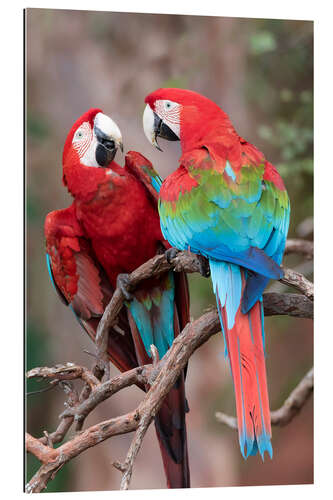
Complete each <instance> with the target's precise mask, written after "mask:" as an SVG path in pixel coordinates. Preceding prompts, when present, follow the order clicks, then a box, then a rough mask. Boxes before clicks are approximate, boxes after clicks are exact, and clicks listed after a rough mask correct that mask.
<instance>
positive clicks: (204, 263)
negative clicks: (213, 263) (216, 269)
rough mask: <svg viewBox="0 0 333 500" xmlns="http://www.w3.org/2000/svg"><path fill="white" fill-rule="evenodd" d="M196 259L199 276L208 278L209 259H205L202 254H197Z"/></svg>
mask: <svg viewBox="0 0 333 500" xmlns="http://www.w3.org/2000/svg"><path fill="white" fill-rule="evenodd" d="M197 259H198V262H199V272H200V274H201V276H203V277H204V278H209V276H210V267H209V260H208V259H206V257H204V256H203V255H197Z"/></svg>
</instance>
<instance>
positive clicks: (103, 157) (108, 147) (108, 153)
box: [94, 113, 124, 167]
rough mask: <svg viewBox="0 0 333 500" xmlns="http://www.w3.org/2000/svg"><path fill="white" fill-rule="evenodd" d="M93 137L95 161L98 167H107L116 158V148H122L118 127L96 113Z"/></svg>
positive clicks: (121, 149)
mask: <svg viewBox="0 0 333 500" xmlns="http://www.w3.org/2000/svg"><path fill="white" fill-rule="evenodd" d="M94 135H95V137H96V139H97V147H96V152H95V156H96V161H97V163H98V165H99V166H100V167H107V166H108V165H109V164H110V163H111V162H112V161H113V159H114V157H115V156H116V153H117V150H118V148H119V149H120V151H121V152H122V153H123V151H124V147H123V142H122V137H121V132H120V130H119V127H118V125H117V124H116V123H115V122H114V121H113V120H111V118H110V117H109V116H107V115H104V114H103V113H97V115H96V117H95V121H94Z"/></svg>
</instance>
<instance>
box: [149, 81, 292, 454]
mask: <svg viewBox="0 0 333 500" xmlns="http://www.w3.org/2000/svg"><path fill="white" fill-rule="evenodd" d="M145 102H146V103H147V105H146V108H145V111H144V115H143V126H144V131H145V134H146V136H147V138H148V140H149V141H150V142H151V143H152V144H153V145H155V146H156V147H157V148H158V149H160V147H159V145H158V142H157V138H158V137H161V138H164V139H167V140H180V143H181V148H182V156H181V158H180V160H179V166H178V168H177V169H176V170H175V171H174V172H173V173H172V174H171V175H169V176H168V177H167V178H166V179H165V181H164V182H163V184H162V187H161V189H160V195H159V214H160V219H161V228H162V233H163V235H164V237H165V238H166V239H167V240H168V241H169V243H170V244H171V245H172V246H173V247H175V248H176V249H179V250H185V249H190V250H191V251H192V252H194V253H197V254H199V255H201V256H203V257H204V258H206V259H208V260H209V266H210V271H211V277H212V283H213V289H214V293H215V296H216V301H217V307H218V312H219V316H220V322H221V328H222V332H223V336H224V342H225V350H226V355H227V357H228V360H229V363H230V368H231V372H232V377H233V382H234V388H235V395H236V410H237V421H238V433H239V443H240V449H241V452H242V455H243V456H244V458H247V457H248V456H249V455H255V454H256V453H257V452H258V451H259V453H260V454H261V456H262V458H264V454H265V451H267V452H268V454H269V455H270V456H271V457H272V445H271V421H270V410H269V401H268V391H267V381H266V368H265V348H264V344H265V336H264V315H263V304H262V294H263V291H264V289H265V287H266V285H267V283H268V281H269V280H270V279H280V278H282V276H283V271H282V269H281V267H280V264H281V261H282V256H283V252H284V248H285V241H286V237H287V232H288V226H289V212H290V204H289V198H288V194H287V192H286V189H285V186H284V184H283V181H282V179H281V177H280V175H279V173H278V172H277V170H276V169H275V167H274V166H273V165H272V164H271V163H269V162H268V161H267V160H266V159H265V157H264V155H263V153H261V152H260V151H259V150H258V149H257V148H256V147H255V146H253V145H252V144H250V143H248V142H247V141H246V140H244V139H243V138H241V137H240V136H239V135H238V134H237V132H236V131H235V129H234V127H233V125H232V123H231V121H230V119H229V117H228V115H227V114H226V113H225V112H224V111H223V110H222V109H221V108H220V107H219V106H217V105H216V104H215V103H214V102H212V101H211V100H209V99H207V98H206V97H204V96H202V95H200V94H198V93H196V92H192V91H189V90H181V89H176V88H172V89H167V88H165V89H159V90H156V91H155V92H152V93H151V94H149V95H148V96H147V97H146V99H145Z"/></svg>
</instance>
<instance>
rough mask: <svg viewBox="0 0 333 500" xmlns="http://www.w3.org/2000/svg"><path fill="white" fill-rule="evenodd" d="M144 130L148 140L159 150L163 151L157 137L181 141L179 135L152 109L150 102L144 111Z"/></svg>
mask: <svg viewBox="0 0 333 500" xmlns="http://www.w3.org/2000/svg"><path fill="white" fill-rule="evenodd" d="M143 130H144V133H145V135H146V137H147V139H148V141H149V142H150V143H151V144H152V145H153V146H155V148H156V149H158V150H159V151H162V149H161V148H160V146H159V144H158V142H157V137H161V138H162V139H166V140H167V141H179V137H178V136H177V135H176V134H175V133H174V132H173V131H172V130H171V128H170V127H168V125H166V124H165V123H164V122H163V120H162V119H161V118H160V117H159V116H158V115H157V114H156V113H155V112H154V111H153V110H152V109H151V107H150V106H149V104H147V106H146V108H145V110H144V113H143Z"/></svg>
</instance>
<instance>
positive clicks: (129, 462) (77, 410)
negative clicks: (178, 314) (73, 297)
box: [26, 242, 313, 492]
mask: <svg viewBox="0 0 333 500" xmlns="http://www.w3.org/2000/svg"><path fill="white" fill-rule="evenodd" d="M289 249H290V251H297V252H300V253H304V254H305V253H306V252H305V250H304V245H303V244H300V243H299V244H295V242H293V243H292V244H290V245H289ZM308 250H309V248H308ZM308 250H307V251H308ZM170 269H174V270H175V271H184V272H198V271H199V263H198V260H197V257H196V256H195V255H194V254H191V253H190V252H188V251H185V252H179V253H178V254H177V256H176V257H175V258H174V259H173V261H172V262H171V264H169V263H168V262H167V260H166V258H165V257H164V255H157V256H156V257H154V258H153V259H150V260H149V261H148V262H146V263H145V264H143V265H142V266H140V267H139V268H138V269H136V270H135V271H134V272H133V273H131V275H130V277H129V282H130V288H132V289H135V288H136V287H137V286H138V285H139V284H140V283H141V282H142V281H143V280H145V279H148V278H151V277H153V276H158V275H160V274H161V273H164V272H167V271H168V270H170ZM281 281H283V282H284V283H286V284H288V285H290V286H293V287H295V288H297V289H298V290H299V291H300V292H301V293H302V294H303V295H298V294H278V293H267V294H264V311H265V315H275V314H288V315H291V316H297V317H306V318H311V317H313V303H312V300H313V284H312V283H310V282H309V281H308V280H306V278H304V276H302V275H300V274H299V273H295V272H294V271H292V270H289V269H286V270H285V276H284V278H283V279H282V280H281ZM304 295H305V296H306V297H304ZM309 299H311V300H309ZM123 301H124V297H123V295H122V292H121V290H120V289H116V291H115V293H114V295H113V297H112V299H111V301H110V303H109V305H108V306H107V308H106V310H105V313H104V315H103V317H102V318H101V320H100V324H99V329H98V333H97V341H96V344H97V358H98V361H97V363H96V364H95V365H94V368H93V370H88V369H87V368H85V367H81V366H78V365H75V364H74V363H66V364H64V365H57V366H55V367H52V368H48V367H39V368H34V369H33V370H30V371H29V372H28V374H27V377H28V378H32V377H39V378H43V379H53V380H58V381H60V382H59V383H60V384H62V385H63V388H65V390H67V394H68V395H69V400H68V402H67V403H66V404H67V409H66V410H65V411H64V412H63V413H62V415H61V421H60V424H59V426H58V428H57V430H56V431H55V432H53V433H51V434H47V433H46V434H45V433H44V436H42V437H41V438H39V439H36V438H34V437H32V436H30V435H29V434H27V438H26V440H27V441H26V442H27V450H28V452H31V453H33V454H34V455H35V456H37V458H39V459H40V460H41V462H42V464H43V465H42V466H41V467H40V469H39V470H38V471H37V473H36V474H35V475H34V477H33V478H32V479H31V480H30V481H29V483H28V485H27V491H28V492H39V491H42V490H43V489H45V488H46V486H47V484H48V482H49V481H50V480H51V479H53V477H54V476H55V474H56V473H57V471H58V470H60V469H61V468H62V467H63V465H64V464H65V463H67V462H68V461H69V460H71V459H73V458H74V457H76V456H78V455H79V454H81V453H82V452H83V451H85V450H87V449H88V448H90V447H92V446H95V445H96V444H98V443H100V442H102V441H104V440H105V439H108V438H110V437H111V436H114V435H118V434H125V433H128V432H133V431H136V433H135V435H134V438H133V440H132V443H131V446H130V449H129V451H128V454H127V457H126V460H125V463H124V464H121V463H120V462H117V461H116V462H114V464H113V465H114V466H115V467H116V468H117V469H118V470H121V472H122V473H123V477H122V482H121V488H122V489H127V488H128V487H129V483H130V479H131V476H132V471H133V465H134V461H135V458H136V456H137V453H138V451H139V449H140V447H141V444H142V440H143V438H144V435H145V433H146V431H147V429H148V427H149V425H150V423H151V421H152V420H153V418H154V417H155V416H156V414H157V412H158V411H159V409H160V406H161V404H162V402H163V400H164V398H165V396H166V394H167V393H168V392H169V391H170V389H171V387H173V385H174V383H175V382H176V380H177V379H178V377H179V374H180V373H181V371H182V370H183V368H184V367H185V365H186V364H187V362H188V360H189V358H190V357H191V355H192V354H193V352H194V351H195V350H196V349H197V348H198V347H200V346H201V345H202V344H203V343H204V342H206V341H207V340H208V339H209V338H210V337H211V336H212V335H214V334H216V333H217V332H219V331H220V323H219V317H218V313H217V310H216V309H215V308H214V309H213V310H211V311H209V312H207V313H205V314H203V315H202V316H201V317H200V318H199V319H197V320H196V321H193V322H191V323H189V324H187V325H186V327H185V328H184V330H183V331H182V332H181V334H180V335H179V336H178V337H177V338H176V339H175V340H174V342H173V344H172V346H171V347H170V349H169V350H168V352H167V353H166V354H165V355H164V357H163V359H162V360H159V357H158V353H157V352H156V348H155V346H152V347H151V352H152V356H153V364H150V365H145V366H141V367H138V368H135V369H133V370H130V371H128V372H125V373H122V374H120V375H118V376H117V377H114V378H112V379H111V380H109V378H110V377H109V376H107V380H106V382H103V383H102V382H101V381H100V380H101V378H102V375H103V371H104V370H106V371H108V363H109V361H108V359H107V350H106V349H107V340H108V334H109V329H110V327H111V326H113V325H114V324H115V321H116V319H117V315H118V314H119V312H120V310H121V308H122V306H123ZM99 361H102V363H99ZM107 375H108V374H107ZM75 379H81V380H82V381H83V382H84V384H85V387H84V389H83V391H82V392H81V395H80V397H78V395H77V392H76V391H75V389H74V388H73V387H72V386H71V385H70V382H69V381H71V380H75ZM133 384H138V385H141V386H142V385H145V386H148V385H149V386H150V388H149V390H148V392H147V393H146V395H145V397H144V399H143V400H142V401H141V403H140V404H139V406H138V407H137V408H136V409H135V410H134V411H132V412H130V413H127V414H126V415H122V416H119V417H116V418H113V419H110V420H106V421H104V422H101V423H99V424H96V425H94V426H92V427H89V428H88V429H86V430H85V431H83V432H81V433H79V434H76V435H75V436H74V437H72V438H71V439H70V440H68V441H67V442H65V443H64V444H62V445H61V446H59V447H58V448H53V444H55V443H56V442H59V441H61V440H62V439H63V437H64V436H65V434H66V432H67V431H68V430H69V428H70V426H71V425H72V422H73V420H74V419H75V421H76V423H77V429H78V428H81V427H82V425H83V422H84V419H85V418H86V417H87V415H88V414H89V413H90V412H91V411H92V410H93V409H94V408H95V407H96V406H97V405H98V404H99V403H100V402H101V401H104V400H105V399H107V398H109V397H110V396H111V395H113V394H115V393H116V392H118V391H120V390H122V389H123V388H125V387H128V386H130V385H133ZM312 386H313V380H312ZM297 390H298V388H296V389H295V391H296V394H293V393H292V395H291V396H290V398H288V400H287V401H286V403H285V405H287V406H288V407H289V408H290V414H292V417H291V418H293V415H294V414H296V413H297V411H299V409H300V408H301V407H302V400H299V399H298V396H299V394H300V391H298V392H297ZM308 390H310V389H309V388H308ZM305 392H306V388H305V387H303V392H302V394H303V395H304V394H305ZM292 396H293V397H292ZM306 397H308V395H307V396H306ZM300 401H301V403H300ZM303 404H304V403H303ZM280 410H281V409H280ZM280 410H278V411H280ZM273 415H274V412H273ZM288 415H289V414H288ZM228 418H231V419H232V418H233V417H228ZM280 420H281V421H282V417H280ZM289 421H290V420H289ZM285 423H287V420H286V422H285ZM281 425H282V424H281Z"/></svg>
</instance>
